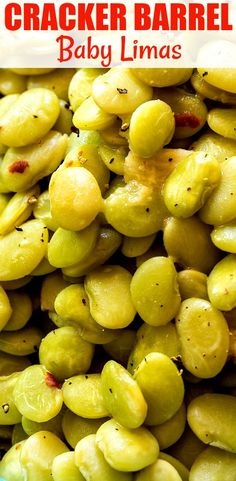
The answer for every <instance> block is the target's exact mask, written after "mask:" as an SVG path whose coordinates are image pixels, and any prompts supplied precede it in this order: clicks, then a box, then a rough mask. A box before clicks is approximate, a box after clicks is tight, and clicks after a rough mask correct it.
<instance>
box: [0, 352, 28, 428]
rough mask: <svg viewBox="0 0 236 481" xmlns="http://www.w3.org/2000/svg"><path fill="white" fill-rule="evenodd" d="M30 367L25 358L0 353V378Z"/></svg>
mask: <svg viewBox="0 0 236 481" xmlns="http://www.w3.org/2000/svg"><path fill="white" fill-rule="evenodd" d="M30 365H31V362H30V360H29V359H28V358H27V357H23V356H22V357H20V356H14V354H7V353H6V352H2V351H0V376H9V375H10V374H13V373H14V372H18V371H23V370H24V369H26V367H29V366H30ZM0 437H1V436H0Z"/></svg>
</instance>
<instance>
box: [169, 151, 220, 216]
mask: <svg viewBox="0 0 236 481" xmlns="http://www.w3.org/2000/svg"><path fill="white" fill-rule="evenodd" d="M220 179H221V170H220V165H219V162H218V161H217V160H216V159H214V157H212V156H211V155H207V154H205V153H203V152H193V153H192V154H190V155H189V156H188V157H186V159H184V160H183V161H182V162H181V163H180V164H178V165H177V167H175V169H174V170H173V171H172V173H171V174H170V175H169V177H168V178H167V180H166V182H165V185H164V190H163V196H164V201H165V204H166V207H167V208H168V210H169V211H170V212H171V214H172V215H173V216H175V217H183V218H186V217H190V216H192V215H193V214H195V212H197V211H198V210H199V209H200V208H201V207H202V206H203V205H204V204H205V203H206V201H207V199H208V198H209V197H210V195H211V193H212V192H213V190H214V189H215V188H216V187H217V186H218V184H219V182H220Z"/></svg>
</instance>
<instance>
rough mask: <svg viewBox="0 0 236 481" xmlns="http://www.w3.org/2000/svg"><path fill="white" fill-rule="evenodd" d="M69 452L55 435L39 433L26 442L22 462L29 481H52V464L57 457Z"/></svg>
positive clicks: (47, 432)
mask: <svg viewBox="0 0 236 481" xmlns="http://www.w3.org/2000/svg"><path fill="white" fill-rule="evenodd" d="M66 452H68V448H67V446H66V445H65V444H64V443H63V442H62V441H61V439H59V438H58V437H57V436H55V434H53V433H50V432H49V431H39V432H38V433H35V434H33V435H32V436H30V437H29V438H28V439H26V441H25V442H24V445H23V447H22V450H21V455H20V462H21V465H22V469H23V472H24V475H25V476H26V477H27V478H26V479H27V481H36V479H37V481H52V463H53V460H54V458H55V457H56V456H58V455H59V454H62V453H66Z"/></svg>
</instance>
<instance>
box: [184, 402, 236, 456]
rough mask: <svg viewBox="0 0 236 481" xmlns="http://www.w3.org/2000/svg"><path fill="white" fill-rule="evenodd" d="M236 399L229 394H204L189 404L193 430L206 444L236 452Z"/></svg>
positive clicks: (189, 415)
mask: <svg viewBox="0 0 236 481" xmlns="http://www.w3.org/2000/svg"><path fill="white" fill-rule="evenodd" d="M235 409H236V399H235V397H234V396H230V395H227V394H211V393H207V394H203V395H202V396H198V397H197V398H195V399H194V400H193V401H192V402H191V403H190V404H189V406H188V409H187V419H188V423H189V425H190V428H191V429H192V431H193V432H194V433H195V434H196V436H197V437H198V438H199V439H200V440H201V441H202V442H203V443H205V444H209V445H211V446H215V447H217V448H220V449H223V450H225V451H229V452H231V453H236V436H235V432H236V430H235V422H236V420H235Z"/></svg>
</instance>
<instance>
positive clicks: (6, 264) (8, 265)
mask: <svg viewBox="0 0 236 481" xmlns="http://www.w3.org/2000/svg"><path fill="white" fill-rule="evenodd" d="M47 241H48V230H47V227H46V226H45V225H44V224H43V222H42V221H40V220H36V219H33V220H29V221H28V222H25V223H24V224H22V225H21V226H20V227H17V230H14V231H12V232H10V233H9V234H6V235H5V236H1V237H0V280H1V281H11V280H15V279H20V278H21V277H24V276H27V275H28V274H30V273H31V272H32V271H33V269H34V268H35V267H36V266H37V265H38V264H39V263H40V261H41V260H42V258H43V257H44V255H45V253H46V250H47Z"/></svg>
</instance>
